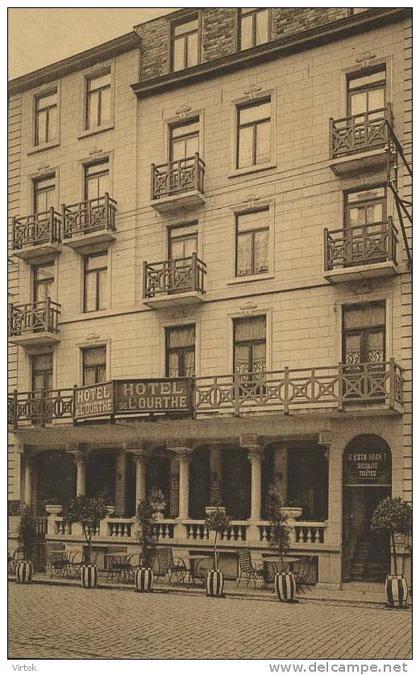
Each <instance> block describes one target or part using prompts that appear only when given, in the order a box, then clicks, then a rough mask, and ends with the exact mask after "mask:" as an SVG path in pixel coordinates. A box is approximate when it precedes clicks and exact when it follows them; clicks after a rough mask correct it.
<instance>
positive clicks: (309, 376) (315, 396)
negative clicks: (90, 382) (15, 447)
mask: <svg viewBox="0 0 420 675" xmlns="http://www.w3.org/2000/svg"><path fill="white" fill-rule="evenodd" d="M192 386H193V406H192V409H191V410H190V414H191V415H192V416H196V417H199V416H200V415H203V416H206V415H223V414H228V415H241V414H242V413H244V414H246V413H251V414H252V413H261V414H263V413H276V414H278V413H283V414H288V413H289V412H290V411H292V410H295V411H298V410H301V411H308V412H310V411H313V410H319V409H321V408H327V409H335V410H351V409H352V408H353V409H354V408H356V409H358V410H359V409H360V408H361V407H369V406H372V407H373V408H374V409H375V410H376V409H377V408H380V409H383V408H387V409H390V410H396V411H397V412H401V411H402V405H403V373H402V369H401V368H400V366H399V365H397V364H396V363H395V361H394V359H390V360H389V361H386V362H378V363H360V364H351V365H350V364H343V363H340V364H338V365H336V366H331V367H319V368H297V369H289V368H284V370H279V371H271V372H265V373H264V372H259V373H248V374H247V375H246V376H245V375H243V374H241V375H215V376H211V377H198V378H195V379H194V380H193V381H192ZM77 391H78V390H77V388H73V389H61V390H57V389H54V390H51V391H45V392H39V391H32V392H17V391H15V392H14V393H13V395H12V396H10V398H9V401H8V419H9V424H11V425H12V426H14V427H17V426H18V425H20V424H23V425H25V424H26V425H30V424H45V423H46V422H51V421H54V420H62V419H66V418H69V419H73V420H75V412H76V408H75V400H76V395H77ZM79 391H80V390H79ZM119 414H120V415H126V413H125V412H120V413H119ZM93 416H94V415H93ZM111 418H112V414H111V413H110V419H111Z"/></svg>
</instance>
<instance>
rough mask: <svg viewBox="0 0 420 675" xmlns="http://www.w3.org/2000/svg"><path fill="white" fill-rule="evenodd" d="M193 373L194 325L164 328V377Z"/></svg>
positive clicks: (191, 375)
mask: <svg viewBox="0 0 420 675" xmlns="http://www.w3.org/2000/svg"><path fill="white" fill-rule="evenodd" d="M194 374H195V326H194V325H190V326H176V327H175V328H167V329H166V377H193V376H194Z"/></svg>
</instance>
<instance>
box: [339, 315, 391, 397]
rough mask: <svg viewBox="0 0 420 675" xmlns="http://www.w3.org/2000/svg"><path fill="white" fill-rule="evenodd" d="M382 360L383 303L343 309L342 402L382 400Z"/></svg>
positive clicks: (383, 334)
mask: <svg viewBox="0 0 420 675" xmlns="http://www.w3.org/2000/svg"><path fill="white" fill-rule="evenodd" d="M385 356H386V354H385V302H368V303H363V304H358V305H348V306H347V307H344V309H343V360H344V364H345V365H344V378H345V391H344V396H345V398H347V399H351V398H358V399H360V398H369V399H374V400H382V399H383V398H384V395H385V378H384V375H385Z"/></svg>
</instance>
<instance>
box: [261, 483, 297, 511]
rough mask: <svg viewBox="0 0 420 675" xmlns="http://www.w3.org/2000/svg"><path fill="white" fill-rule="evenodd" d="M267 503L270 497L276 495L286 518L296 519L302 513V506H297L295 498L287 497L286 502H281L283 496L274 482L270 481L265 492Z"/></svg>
mask: <svg viewBox="0 0 420 675" xmlns="http://www.w3.org/2000/svg"><path fill="white" fill-rule="evenodd" d="M267 495H268V497H267V503H269V501H270V499H271V498H272V497H278V498H279V499H280V500H281V502H282V507H281V508H282V510H283V512H284V513H285V514H286V516H287V520H296V519H297V518H300V517H301V515H302V513H303V508H302V507H301V506H299V504H298V502H297V501H296V500H295V499H288V500H287V503H283V502H284V500H283V496H282V494H281V492H280V490H279V488H278V487H276V485H274V483H270V484H269V486H268V492H267Z"/></svg>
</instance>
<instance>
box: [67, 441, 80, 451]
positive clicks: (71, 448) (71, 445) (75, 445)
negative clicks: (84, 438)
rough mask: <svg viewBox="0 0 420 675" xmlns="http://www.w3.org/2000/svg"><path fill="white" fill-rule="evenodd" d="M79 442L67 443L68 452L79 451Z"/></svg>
mask: <svg viewBox="0 0 420 675" xmlns="http://www.w3.org/2000/svg"><path fill="white" fill-rule="evenodd" d="M79 451H80V446H79V443H66V452H79Z"/></svg>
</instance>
